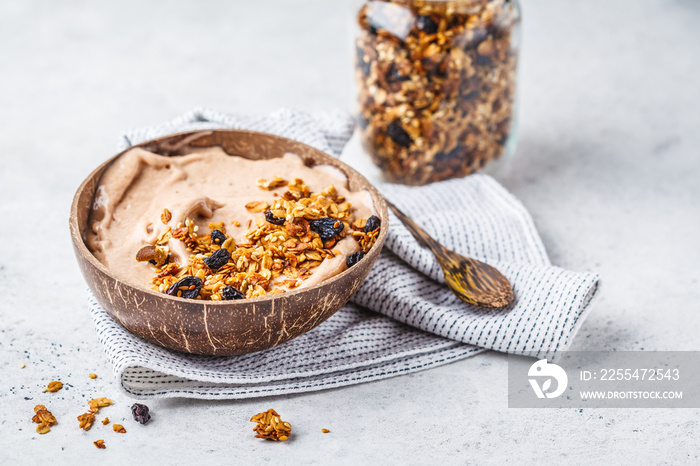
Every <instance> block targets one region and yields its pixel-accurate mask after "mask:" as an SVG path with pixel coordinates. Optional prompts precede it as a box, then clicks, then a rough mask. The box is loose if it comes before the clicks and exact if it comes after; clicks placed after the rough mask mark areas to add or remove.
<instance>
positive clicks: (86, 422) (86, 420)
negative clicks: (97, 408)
mask: <svg viewBox="0 0 700 466" xmlns="http://www.w3.org/2000/svg"><path fill="white" fill-rule="evenodd" d="M78 422H79V427H80V428H81V429H83V430H86V431H87V430H90V428H91V427H92V423H93V422H95V414H94V413H83V414H81V415H80V416H78Z"/></svg>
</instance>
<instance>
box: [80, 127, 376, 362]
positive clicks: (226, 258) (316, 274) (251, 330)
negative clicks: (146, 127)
mask: <svg viewBox="0 0 700 466" xmlns="http://www.w3.org/2000/svg"><path fill="white" fill-rule="evenodd" d="M387 227H388V215H387V207H386V204H385V202H384V200H383V199H382V197H381V195H380V194H379V193H378V192H377V190H376V189H375V188H374V187H373V186H372V185H371V184H370V183H369V182H368V181H367V180H366V179H365V178H364V177H362V176H361V175H360V174H359V173H357V172H356V171H354V170H353V169H352V168H350V167H348V166H347V165H345V164H343V163H342V162H340V161H338V160H337V159H335V158H333V157H331V156H329V155H327V154H325V153H323V152H321V151H319V150H317V149H314V148H312V147H310V146H307V145H305V144H302V143H300V142H296V141H292V140H289V139H286V138H282V137H279V136H274V135H270V134H265V133H256V132H252V131H241V130H206V131H196V132H187V133H180V134H175V135H171V136H167V137H163V138H159V139H156V140H152V141H147V142H144V143H142V144H138V145H136V146H134V147H132V148H130V149H128V150H126V151H124V152H122V153H120V154H118V155H116V156H115V157H113V158H111V159H110V160H108V161H106V162H105V163H103V164H102V165H101V166H99V167H98V168H97V169H96V170H95V171H93V172H92V173H91V174H90V175H89V176H88V178H87V179H86V180H85V181H84V182H83V183H82V185H81V186H80V187H79V188H78V191H77V192H76V194H75V197H74V199H73V205H72V207H71V216H70V228H71V237H72V239H73V247H74V250H75V254H76V257H77V258H78V263H79V265H80V268H81V271H82V273H83V276H84V277H85V280H86V281H87V283H88V285H89V287H90V289H91V290H92V292H93V293H94V294H95V297H96V298H97V300H98V301H99V303H100V304H101V305H102V307H103V308H104V309H105V310H106V311H107V312H108V313H109V314H110V315H111V316H112V317H113V318H114V319H115V320H117V321H118V322H119V323H120V324H121V325H123V326H124V327H125V328H127V329H128V330H130V331H131V332H133V333H135V334H136V335H138V336H140V337H141V338H144V339H145V340H148V341H150V342H153V343H155V344H158V345H161V346H164V347H166V348H170V349H174V350H179V351H184V352H188V353H194V354H207V355H232V354H242V353H250V352H253V351H260V350H264V349H267V348H271V347H273V346H276V345H279V344H281V343H284V342H286V341H288V340H290V339H292V338H295V337H297V336H299V335H301V334H303V333H305V332H307V331H309V330H311V329H312V328H314V327H316V326H317V325H319V324H320V323H322V322H323V321H324V320H326V319H327V318H328V317H330V316H331V315H333V314H334V313H335V312H336V311H337V310H338V309H340V308H341V307H342V306H343V305H344V304H345V303H346V302H347V301H348V300H349V299H350V297H351V296H352V294H353V293H355V291H357V289H358V288H359V287H360V285H361V284H362V282H363V281H364V279H365V278H366V277H367V275H368V273H369V271H370V269H371V268H372V265H373V264H374V262H375V261H376V259H377V257H378V256H379V253H380V251H381V247H382V244H383V242H384V239H385V237H386V232H387Z"/></svg>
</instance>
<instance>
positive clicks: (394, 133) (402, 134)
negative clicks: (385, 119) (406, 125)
mask: <svg viewBox="0 0 700 466" xmlns="http://www.w3.org/2000/svg"><path fill="white" fill-rule="evenodd" d="M386 134H388V135H389V137H390V138H391V140H392V141H394V142H395V143H396V144H398V145H399V146H401V147H408V146H410V145H411V142H413V141H412V140H411V136H409V134H408V133H407V132H406V130H405V129H403V126H401V123H400V122H399V120H394V121H392V122H391V123H389V124H388V125H387V127H386Z"/></svg>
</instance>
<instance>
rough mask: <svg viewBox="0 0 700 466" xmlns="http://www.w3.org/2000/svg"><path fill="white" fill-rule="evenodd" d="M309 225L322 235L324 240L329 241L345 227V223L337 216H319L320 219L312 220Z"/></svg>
mask: <svg viewBox="0 0 700 466" xmlns="http://www.w3.org/2000/svg"><path fill="white" fill-rule="evenodd" d="M309 227H310V228H311V231H315V232H316V233H318V236H320V237H321V239H322V240H323V241H327V240H329V239H331V238H333V237H334V236H336V235H338V234H340V232H342V231H343V229H344V228H345V225H343V222H341V221H339V220H337V219H335V218H330V217H326V218H319V219H318V220H311V221H310V222H309Z"/></svg>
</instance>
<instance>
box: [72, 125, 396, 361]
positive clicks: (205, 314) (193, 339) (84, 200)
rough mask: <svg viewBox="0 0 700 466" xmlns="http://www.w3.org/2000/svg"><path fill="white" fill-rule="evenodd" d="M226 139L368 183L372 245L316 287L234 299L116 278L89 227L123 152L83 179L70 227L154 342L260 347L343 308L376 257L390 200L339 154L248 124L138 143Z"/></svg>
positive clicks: (89, 273) (154, 145) (106, 296)
mask: <svg viewBox="0 0 700 466" xmlns="http://www.w3.org/2000/svg"><path fill="white" fill-rule="evenodd" d="M211 146H219V147H221V148H222V149H223V150H224V151H226V152H227V153H228V154H230V155H239V156H242V157H245V158H248V159H254V160H258V159H272V158H277V157H281V156H282V155H284V154H285V153H289V152H291V153H294V154H298V155H299V156H301V157H302V158H303V159H304V161H305V162H306V164H307V165H309V166H313V165H332V166H334V167H336V168H338V169H340V170H341V171H343V172H344V173H345V174H346V176H347V178H348V186H349V188H350V190H351V191H358V190H367V191H369V193H370V194H371V196H372V202H373V203H374V210H375V211H376V215H377V216H378V217H379V218H380V219H381V225H382V226H381V231H380V234H379V237H378V238H377V242H376V243H375V245H374V246H373V247H372V249H371V250H370V251H369V252H368V253H367V254H366V255H365V257H364V258H363V259H362V260H360V262H358V263H357V264H356V265H354V266H353V267H351V268H349V269H347V270H345V271H343V272H342V273H340V274H339V275H336V276H335V277H332V278H330V279H328V280H326V281H323V282H321V283H319V284H317V285H315V286H312V287H309V288H302V289H299V290H292V291H288V292H286V293H282V294H275V295H271V296H264V297H259V298H253V299H244V300H235V301H201V300H192V299H184V298H178V297H174V296H169V295H166V294H163V293H158V292H156V291H153V290H151V289H149V288H147V286H146V285H144V286H135V285H132V284H130V283H126V282H125V281H123V280H120V279H119V278H117V277H116V276H115V275H114V274H112V272H110V270H109V269H107V268H106V267H105V266H104V265H103V264H102V263H101V262H99V261H98V260H97V259H96V258H95V256H93V254H92V253H91V252H90V250H88V248H87V246H86V244H85V232H86V230H87V226H88V217H89V213H90V209H91V206H92V203H93V198H94V195H95V190H96V189H97V186H98V185H99V182H100V178H101V177H102V174H103V173H104V172H105V170H106V169H107V167H109V166H110V165H111V164H112V163H114V161H115V160H116V159H117V158H118V157H119V156H121V155H122V154H123V153H124V152H121V153H119V154H117V155H115V156H114V157H112V158H111V159H109V160H107V161H106V162H104V163H103V164H102V165H100V166H99V167H97V169H95V171H93V172H92V173H91V174H90V175H89V176H88V177H87V179H86V180H85V181H84V182H83V183H82V184H81V185H80V187H79V188H78V191H77V192H76V193H75V197H74V198H73V204H72V206H71V211H70V231H71V238H72V241H73V248H74V250H75V256H76V258H77V259H78V264H79V266H80V270H81V271H82V274H83V277H84V278H85V281H86V282H87V284H88V286H89V287H90V289H91V290H92V292H93V293H94V295H95V297H96V298H97V301H98V302H99V303H100V304H101V305H102V307H103V308H104V309H105V311H107V313H108V314H109V315H110V316H112V317H113V318H114V319H115V320H116V321H117V322H119V323H120V324H121V325H122V326H124V327H125V328H126V329H127V330H129V331H130V332H132V333H134V334H136V335H138V336H139V337H141V338H143V339H144V340H147V341H149V342H151V343H155V344H157V345H160V346H163V347H166V348H170V349H173V350H177V351H183V352H187V353H193V354H205V355H233V354H243V353H251V352H254V351H261V350H265V349H268V348H272V347H274V346H277V345H280V344H282V343H284V342H286V341H289V340H291V339H292V338H295V337H298V336H299V335H301V334H303V333H305V332H308V331H309V330H311V329H312V328H314V327H316V326H317V325H319V324H321V323H322V322H323V321H325V320H326V319H328V318H329V317H330V316H332V315H333V314H334V313H335V312H336V311H338V309H340V308H341V307H342V306H343V305H344V304H345V303H346V302H347V301H348V300H349V299H350V297H351V296H352V295H353V293H355V292H356V291H357V289H358V288H359V287H360V285H361V284H362V282H363V281H364V280H365V278H366V277H367V274H369V271H370V269H371V268H372V266H373V265H374V262H375V261H376V260H377V257H378V256H379V253H380V251H381V249H382V244H383V243H384V239H385V238H386V233H387V226H388V224H389V221H388V214H387V206H386V203H385V202H384V200H383V198H382V196H381V195H380V194H379V192H378V191H377V190H376V189H375V188H374V187H373V186H372V185H371V184H370V183H369V181H367V180H366V179H365V178H364V177H363V176H362V175H360V174H359V173H358V172H356V171H355V170H353V169H352V168H350V167H349V166H348V165H346V164H344V163H342V162H341V161H339V160H338V159H336V158H334V157H331V156H330V155H328V154H325V153H323V152H322V151H320V150H317V149H314V148H313V147H310V146H308V145H306V144H302V143H300V142H297V141H293V140H290V139H286V138H283V137H279V136H275V135H271V134H266V133H258V132H254V131H242V130H223V129H222V130H205V131H192V132H186V133H179V134H173V135H170V136H166V137H162V138H159V139H154V140H151V141H147V142H144V143H141V144H138V145H137V146H136V147H142V148H144V149H146V150H149V151H152V152H155V153H158V154H161V155H165V156H169V157H177V156H179V155H183V154H187V153H190V152H192V151H194V150H197V149H201V148H206V147H211Z"/></svg>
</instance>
